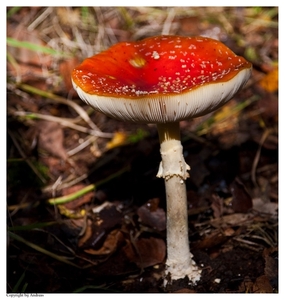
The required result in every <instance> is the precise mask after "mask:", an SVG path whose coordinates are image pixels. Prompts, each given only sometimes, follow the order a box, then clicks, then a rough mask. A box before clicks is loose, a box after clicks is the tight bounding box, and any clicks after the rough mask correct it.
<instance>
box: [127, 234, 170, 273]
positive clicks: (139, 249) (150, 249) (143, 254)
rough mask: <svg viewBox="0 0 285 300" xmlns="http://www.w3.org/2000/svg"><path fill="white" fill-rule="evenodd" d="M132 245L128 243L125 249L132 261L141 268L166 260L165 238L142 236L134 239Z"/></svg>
mask: <svg viewBox="0 0 285 300" xmlns="http://www.w3.org/2000/svg"><path fill="white" fill-rule="evenodd" d="M134 243H135V245H134V246H132V244H131V243H128V245H127V246H126V247H124V251H125V253H126V255H127V257H128V258H129V260H130V261H131V262H134V263H135V264H136V265H137V266H138V267H140V268H147V267H150V266H154V265H156V264H160V263H162V262H163V261H164V258H165V254H166V245H165V242H164V240H162V239H158V238H154V237H150V238H140V239H137V240H135V241H134Z"/></svg>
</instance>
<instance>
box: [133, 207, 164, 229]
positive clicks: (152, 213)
mask: <svg viewBox="0 0 285 300" xmlns="http://www.w3.org/2000/svg"><path fill="white" fill-rule="evenodd" d="M152 202H153V201H152ZM137 214H138V216H139V218H140V221H141V223H142V224H144V225H146V226H149V227H151V228H153V229H156V230H158V231H163V230H165V227H166V217H165V211H164V210H163V209H162V208H160V207H157V206H155V207H154V206H153V205H151V201H148V202H147V203H146V204H144V205H143V206H141V207H139V208H138V210H137Z"/></svg>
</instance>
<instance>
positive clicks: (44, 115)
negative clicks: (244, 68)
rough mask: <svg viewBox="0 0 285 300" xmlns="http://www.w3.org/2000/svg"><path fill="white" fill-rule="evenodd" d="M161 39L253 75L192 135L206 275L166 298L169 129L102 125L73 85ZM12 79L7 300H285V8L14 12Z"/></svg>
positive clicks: (196, 238)
mask: <svg viewBox="0 0 285 300" xmlns="http://www.w3.org/2000/svg"><path fill="white" fill-rule="evenodd" d="M161 34H175V35H184V36H193V35H203V36H208V37H211V38H214V39H218V40H220V41H222V42H223V43H225V44H226V45H227V46H228V47H229V48H230V49H232V50H233V51H234V52H235V53H236V54H238V55H241V56H244V57H245V58H246V59H247V60H248V61H250V62H251V63H252V64H253V72H252V77H251V78H250V80H249V81H248V83H247V85H246V86H245V87H244V89H243V90H242V91H240V92H239V93H238V94H237V95H235V96H234V98H233V99H232V100H231V101H229V102H228V103H227V104H226V105H225V106H223V108H221V109H219V110H218V111H217V112H214V113H211V114H209V115H206V116H204V117H200V118H197V119H194V120H189V121H183V122H181V124H180V126H181V136H182V142H183V148H184V155H185V160H186V162H187V163H188V164H189V165H190V166H191V171H190V178H189V179H187V195H188V208H189V210H188V215H189V240H190V248H191V252H192V253H193V255H194V260H195V261H196V263H197V265H198V266H199V268H200V269H201V270H202V273H201V280H200V281H199V282H197V284H196V285H191V284H189V282H187V280H186V279H183V280H179V281H176V282H174V283H173V285H169V286H167V287H166V288H165V287H164V286H163V277H164V265H165V259H166V231H165V220H166V216H165V213H166V207H165V206H166V204H165V190H164V182H163V180H162V179H159V178H157V177H156V173H157V170H158V165H159V162H160V152H159V140H158V135H157V131H156V127H155V126H154V125H152V124H144V125H140V124H130V123H127V122H119V121H116V120H113V119H111V118H108V117H106V116H104V115H103V114H101V113H99V112H96V111H94V110H93V109H91V108H90V107H88V106H87V105H86V104H84V103H83V102H82V101H81V100H80V99H79V97H78V96H77V94H76V92H75V91H74V90H73V88H72V85H71V80H70V76H71V71H72V69H73V68H75V67H76V66H77V65H78V64H79V63H80V62H81V61H82V60H83V59H84V58H86V57H88V56H91V55H93V54H96V53H98V52H100V51H102V50H104V49H107V48H108V47H110V46H111V45H113V44H115V43H117V42H120V41H135V40H139V39H142V38H145V37H149V36H154V35H161ZM7 66H8V69H7V72H8V74H7V80H8V82H7V231H8V233H7V293H24V292H25V293H42V294H45V293H278V8H275V7H266V8H262V7H247V8H242V7H229V8H223V7H205V8H199V7H193V8H191V7H173V8H165V7H117V8H115V7H105V8H104V7H94V8H92V7H88V8H87V7H84V8H78V7H77V8H68V7H56V8H53V7H30V8H29V7H14V8H8V9H7Z"/></svg>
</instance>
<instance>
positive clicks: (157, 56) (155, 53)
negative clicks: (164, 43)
mask: <svg viewBox="0 0 285 300" xmlns="http://www.w3.org/2000/svg"><path fill="white" fill-rule="evenodd" d="M152 57H153V58H154V59H159V58H160V56H159V54H158V53H157V52H156V51H153V52H152Z"/></svg>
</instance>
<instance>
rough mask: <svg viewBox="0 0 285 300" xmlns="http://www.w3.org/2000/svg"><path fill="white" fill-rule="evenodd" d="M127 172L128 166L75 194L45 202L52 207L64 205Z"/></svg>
mask: <svg viewBox="0 0 285 300" xmlns="http://www.w3.org/2000/svg"><path fill="white" fill-rule="evenodd" d="M128 170H129V166H127V167H126V168H123V169H121V170H119V171H118V172H116V173H113V174H111V175H110V176H108V177H107V178H104V179H102V180H100V181H98V182H97V183H94V184H90V185H88V186H86V187H84V188H82V189H81V190H79V191H77V192H74V193H71V194H69V195H66V196H62V197H58V198H50V199H48V200H47V202H48V203H49V204H52V205H58V204H64V203H68V202H70V201H72V200H74V199H76V198H79V197H81V196H83V195H85V194H87V193H89V192H91V191H93V190H96V188H98V187H99V186H100V185H102V184H104V183H106V182H108V181H110V180H112V179H114V178H116V177H118V176H120V175H122V174H123V173H124V172H126V171H128Z"/></svg>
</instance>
